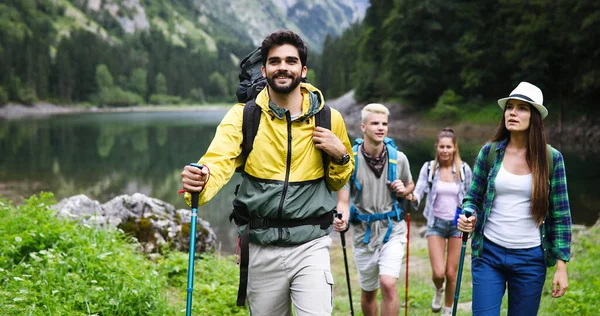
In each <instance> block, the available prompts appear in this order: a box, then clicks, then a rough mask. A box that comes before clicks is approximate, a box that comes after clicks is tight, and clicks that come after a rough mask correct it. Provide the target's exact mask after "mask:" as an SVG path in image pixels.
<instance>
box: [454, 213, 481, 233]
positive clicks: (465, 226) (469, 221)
mask: <svg viewBox="0 0 600 316" xmlns="http://www.w3.org/2000/svg"><path fill="white" fill-rule="evenodd" d="M476 221H477V217H475V214H473V215H471V216H470V217H469V218H467V217H466V216H465V215H463V214H460V215H459V216H458V221H456V223H457V225H456V226H457V227H458V230H460V231H461V232H465V233H472V232H473V230H475V222H476Z"/></svg>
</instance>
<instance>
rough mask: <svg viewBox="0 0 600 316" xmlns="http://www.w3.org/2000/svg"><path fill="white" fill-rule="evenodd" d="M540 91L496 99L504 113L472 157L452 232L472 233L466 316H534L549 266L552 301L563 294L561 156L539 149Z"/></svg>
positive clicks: (525, 88)
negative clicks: (503, 312)
mask: <svg viewBox="0 0 600 316" xmlns="http://www.w3.org/2000/svg"><path fill="white" fill-rule="evenodd" d="M543 100H544V97H543V94H542V91H541V90H540V89H539V88H538V87H536V86H534V85H532V84H530V83H528V82H521V83H520V84H519V85H518V86H517V87H516V88H515V89H514V90H513V91H512V92H511V94H510V95H509V96H508V97H506V98H502V99H500V100H498V104H499V105H500V108H502V110H503V111H504V115H503V117H502V120H501V121H500V123H499V124H498V128H497V129H496V133H495V135H494V136H493V137H492V139H491V141H490V142H489V143H487V144H485V145H484V146H483V148H481V150H480V151H479V155H478V156H477V160H476V162H475V166H474V176H473V183H472V184H471V188H470V189H469V192H468V193H467V196H466V197H465V199H464V201H463V211H464V212H469V213H472V214H473V216H470V217H469V218H467V217H466V216H465V215H460V218H459V219H458V228H459V229H460V230H461V231H463V232H473V237H472V240H471V248H472V260H471V261H472V264H471V265H472V268H471V270H472V274H473V299H472V301H473V305H472V309H473V315H499V314H500V306H501V305H502V297H503V296H504V292H505V291H506V288H507V286H508V292H509V295H508V315H509V316H510V315H537V312H538V309H539V305H540V300H541V296H542V288H543V286H544V281H545V279H546V267H551V266H554V265H556V272H555V274H554V278H553V282H552V296H553V297H561V296H562V295H563V294H564V293H565V291H566V290H567V287H568V279H567V265H566V263H567V262H568V261H569V259H570V255H571V210H570V206H569V196H568V194H567V177H566V175H565V164H564V160H563V156H562V154H561V153H560V152H559V151H558V150H556V149H554V148H552V147H550V146H547V144H546V133H545V131H544V123H543V121H542V120H543V119H544V118H545V117H546V116H547V115H548V110H547V109H546V107H544V105H543V103H542V102H543Z"/></svg>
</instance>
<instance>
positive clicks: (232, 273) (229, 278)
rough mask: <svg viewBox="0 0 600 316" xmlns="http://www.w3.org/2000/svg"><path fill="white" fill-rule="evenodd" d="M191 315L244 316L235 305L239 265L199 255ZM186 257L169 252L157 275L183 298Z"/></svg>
mask: <svg viewBox="0 0 600 316" xmlns="http://www.w3.org/2000/svg"><path fill="white" fill-rule="evenodd" d="M194 263H195V265H194V277H195V279H194V292H193V293H194V297H193V304H192V307H193V310H192V311H193V313H192V314H194V315H247V314H248V313H247V311H246V309H245V308H240V307H238V306H236V305H235V298H236V297H237V283H238V275H239V266H238V265H236V264H235V262H234V259H233V257H227V258H222V257H218V256H216V255H214V254H203V255H202V257H200V258H196V259H195V261H194ZM187 265H188V255H187V254H185V253H181V252H173V253H170V254H168V255H167V256H166V258H165V260H164V261H161V262H160V266H161V270H160V271H161V273H163V274H164V275H165V276H166V277H167V278H168V280H169V285H170V286H172V287H173V288H177V289H180V291H181V292H180V294H181V295H182V297H185V295H186V292H185V288H186V286H187Z"/></svg>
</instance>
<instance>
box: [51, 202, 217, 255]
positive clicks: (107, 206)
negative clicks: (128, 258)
mask: <svg viewBox="0 0 600 316" xmlns="http://www.w3.org/2000/svg"><path fill="white" fill-rule="evenodd" d="M52 208H53V209H54V210H55V211H56V214H57V215H58V216H60V217H62V218H66V219H69V220H73V221H78V222H80V223H81V224H84V225H89V226H93V227H101V228H105V229H111V228H112V229H120V230H122V231H123V232H124V233H125V234H127V235H129V236H131V237H134V238H135V239H137V241H138V242H139V244H140V248H141V250H142V251H143V252H145V253H155V252H158V250H159V248H160V247H161V246H163V245H167V246H168V247H169V248H171V249H174V250H178V251H185V252H187V251H188V250H189V243H190V227H191V226H190V223H191V221H190V218H191V211H190V210H185V209H180V210H176V209H175V207H174V206H173V205H171V204H169V203H166V202H164V201H161V200H159V199H155V198H151V197H148V196H145V195H143V194H141V193H135V194H133V195H120V196H117V197H115V198H113V199H112V200H110V201H108V202H106V203H104V204H100V203H99V202H98V201H95V200H92V199H90V198H88V197H87V196H85V195H83V194H81V195H75V196H72V197H69V198H65V199H63V200H61V201H60V202H59V203H57V204H56V205H54V206H53V207H52ZM216 240H217V237H216V235H215V233H214V231H213V230H212V228H211V227H210V224H209V223H208V222H207V221H205V220H203V219H201V218H197V222H196V252H205V251H210V250H214V249H215V247H216Z"/></svg>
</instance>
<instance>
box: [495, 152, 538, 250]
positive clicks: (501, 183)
mask: <svg viewBox="0 0 600 316" xmlns="http://www.w3.org/2000/svg"><path fill="white" fill-rule="evenodd" d="M532 187H533V186H532V177H531V173H530V174H526V175H516V174H512V173H510V172H508V171H507V170H506V169H505V168H504V164H502V166H500V170H498V175H497V176H496V182H495V188H496V193H495V195H494V202H493V203H492V210H491V212H490V216H489V217H488V220H487V222H486V223H485V229H484V233H483V234H484V235H485V237H486V238H487V239H489V240H490V241H491V242H493V243H495V244H497V245H500V246H502V247H504V248H510V249H527V248H533V247H537V246H539V245H540V244H541V237H540V230H539V228H538V227H537V225H536V222H535V221H534V219H533V216H531V192H532Z"/></svg>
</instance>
